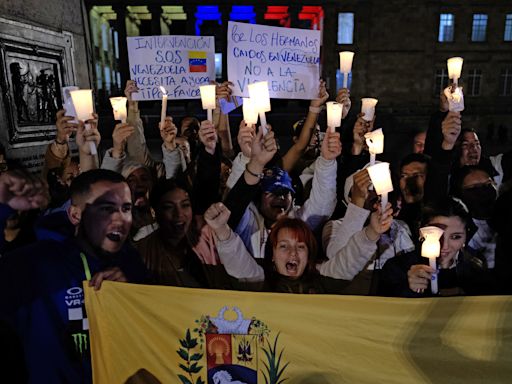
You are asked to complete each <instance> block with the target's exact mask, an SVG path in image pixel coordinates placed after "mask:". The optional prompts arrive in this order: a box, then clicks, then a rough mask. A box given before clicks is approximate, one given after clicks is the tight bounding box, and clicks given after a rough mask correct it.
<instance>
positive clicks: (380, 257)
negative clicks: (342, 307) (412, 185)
mask: <svg viewBox="0 0 512 384" xmlns="http://www.w3.org/2000/svg"><path fill="white" fill-rule="evenodd" d="M371 184H372V182H371V179H370V176H369V173H368V171H367V169H362V170H360V171H358V172H356V173H355V174H354V175H351V176H350V177H349V178H347V183H346V187H347V190H346V193H345V199H346V201H347V202H348V206H347V210H346V212H345V216H344V217H343V218H342V219H338V220H331V221H329V222H327V224H326V225H325V226H324V228H323V232H322V245H323V247H324V250H325V253H326V256H327V257H328V258H329V260H333V259H336V258H338V259H339V266H338V267H337V268H336V269H335V270H334V272H335V273H337V275H333V276H332V277H338V278H344V279H346V280H351V281H352V282H351V283H350V284H349V285H348V286H347V287H346V289H345V290H344V291H343V293H345V294H351V295H374V294H376V293H377V288H378V281H379V278H380V274H381V269H382V267H383V266H384V264H385V263H386V261H387V260H389V259H391V258H393V257H395V256H397V255H399V254H402V253H407V252H411V251H412V250H414V243H413V241H412V240H411V237H410V231H409V228H408V227H407V225H406V224H405V223H404V222H403V221H401V220H393V209H392V208H391V204H390V203H388V205H387V208H386V211H385V212H384V215H382V214H381V211H382V208H381V207H380V204H379V203H378V197H377V195H376V193H375V190H373V189H372V190H370V189H369V187H370V185H371ZM393 200H394V197H393V196H392V197H391V201H393ZM351 244H353V245H355V247H354V246H353V245H351Z"/></svg>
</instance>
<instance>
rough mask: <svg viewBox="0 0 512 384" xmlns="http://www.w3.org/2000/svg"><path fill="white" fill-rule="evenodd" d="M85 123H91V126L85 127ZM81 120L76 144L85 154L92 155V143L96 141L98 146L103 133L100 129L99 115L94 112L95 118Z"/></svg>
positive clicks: (95, 143)
mask: <svg viewBox="0 0 512 384" xmlns="http://www.w3.org/2000/svg"><path fill="white" fill-rule="evenodd" d="M85 124H88V125H89V128H88V129H86V128H85ZM85 124H84V123H83V122H82V121H79V123H78V130H77V132H76V145H77V146H78V148H79V150H80V152H81V153H83V154H85V155H92V153H91V144H90V143H94V145H95V146H96V148H97V147H98V145H100V141H101V135H100V132H99V131H98V115H97V114H95V113H94V114H93V118H92V119H89V120H87V121H86V122H85Z"/></svg>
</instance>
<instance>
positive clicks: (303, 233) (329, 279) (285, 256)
mask: <svg viewBox="0 0 512 384" xmlns="http://www.w3.org/2000/svg"><path fill="white" fill-rule="evenodd" d="M229 215H230V211H229V210H228V209H227V208H226V207H225V206H224V205H223V204H222V203H215V204H212V205H211V206H210V208H208V210H207V211H206V212H205V215H204V217H205V220H206V222H207V223H208V225H209V226H210V227H211V228H212V229H213V230H214V233H215V238H216V246H217V251H218V253H219V257H220V260H221V262H222V263H223V265H224V268H225V269H226V271H227V272H228V274H229V275H231V276H233V277H235V278H236V279H238V280H239V281H240V282H245V283H259V285H257V286H256V287H254V288H256V289H258V290H262V289H263V290H267V291H273V292H288V293H341V292H342V291H343V289H344V287H345V286H346V285H347V284H348V282H347V281H346V280H344V279H342V278H339V277H337V276H339V275H340V273H339V272H337V271H336V269H337V268H340V266H341V265H342V264H343V261H342V258H343V253H344V252H347V253H350V252H360V251H361V250H360V249H359V248H358V247H359V246H360V240H361V239H360V238H359V237H358V236H354V237H353V239H351V240H349V242H348V243H347V245H346V246H345V247H344V249H343V251H341V252H340V253H339V256H336V257H334V258H332V259H330V260H328V261H326V262H324V263H322V264H317V260H316V254H317V243H316V240H315V237H314V235H313V233H312V231H311V229H310V228H309V226H308V225H307V224H306V223H305V222H304V221H302V220H300V219H297V218H290V217H283V218H281V219H279V220H278V221H277V222H276V223H275V224H274V225H273V226H272V229H271V231H270V234H269V237H268V241H267V244H266V248H265V257H264V259H263V261H262V262H261V265H260V263H258V262H257V261H256V260H255V259H254V258H253V257H252V256H251V254H250V253H249V252H248V251H247V249H246V248H245V245H244V243H243V241H242V240H241V238H240V237H239V236H238V234H236V233H235V232H233V231H232V230H231V228H230V227H229V226H228V224H227V223H228V219H229ZM391 222H392V217H391V208H390V206H388V210H386V213H385V214H384V215H381V214H380V209H379V210H378V211H377V212H375V213H374V214H372V217H371V220H370V225H369V226H368V227H366V228H365V229H364V231H363V232H362V233H361V234H360V236H361V237H364V239H365V240H364V241H370V242H372V241H373V242H375V241H376V240H377V239H378V238H379V237H380V234H381V233H383V232H385V231H386V230H387V229H388V228H389V226H390V225H391ZM333 277H334V278H333Z"/></svg>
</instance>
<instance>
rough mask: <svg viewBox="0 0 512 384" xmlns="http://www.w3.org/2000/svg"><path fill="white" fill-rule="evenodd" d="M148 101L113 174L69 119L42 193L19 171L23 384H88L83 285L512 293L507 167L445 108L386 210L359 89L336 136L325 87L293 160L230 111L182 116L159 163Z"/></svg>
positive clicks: (346, 95)
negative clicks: (434, 251) (428, 229)
mask: <svg viewBox="0 0 512 384" xmlns="http://www.w3.org/2000/svg"><path fill="white" fill-rule="evenodd" d="M137 90H138V89H137V86H136V84H135V83H134V82H133V81H128V83H127V85H126V89H125V95H126V97H127V99H128V116H127V121H126V123H121V124H117V125H116V126H115V127H114V130H113V134H112V143H113V145H112V148H109V149H106V150H105V151H103V153H104V155H103V156H102V158H101V159H99V158H98V155H93V154H92V153H91V145H90V143H91V142H92V143H94V145H95V146H96V147H98V146H100V142H101V135H100V131H102V130H103V129H102V127H101V123H99V122H98V119H97V116H92V118H91V120H89V121H87V122H83V121H79V122H78V123H75V122H74V118H73V117H72V116H66V115H65V111H64V110H61V111H59V112H58V113H57V115H56V138H55V140H54V141H53V142H52V143H51V144H50V145H49V146H48V148H47V152H46V157H45V165H44V169H43V171H42V175H41V176H40V177H38V176H35V175H33V174H30V173H29V172H27V171H26V170H24V169H23V168H22V167H21V166H19V165H17V164H15V163H13V162H10V161H9V159H8V156H6V158H7V159H6V162H4V163H5V165H4V166H3V167H2V170H1V173H0V233H1V234H2V236H0V254H1V257H0V321H1V323H0V324H1V327H0V328H1V332H2V335H3V337H2V340H4V341H5V342H4V344H3V345H4V351H8V354H7V355H5V356H7V357H6V359H7V360H6V361H5V367H6V369H5V370H4V375H5V377H11V378H12V381H9V382H31V383H43V382H45V383H60V382H66V383H67V382H70V383H81V382H91V380H92V379H91V367H90V354H89V350H88V347H87V345H88V343H89V340H88V322H87V314H86V313H85V308H84V305H83V298H84V293H83V289H82V281H84V280H88V281H89V284H90V285H91V286H93V287H94V288H95V289H100V288H101V284H102V281H104V280H109V281H118V282H128V283H144V284H158V285H170V286H180V287H191V288H214V289H235V290H253V291H254V290H256V291H271V292H283V293H299V294H311V293H315V294H321V293H330V294H346V295H374V296H398V297H428V296H453V295H484V294H485V295H487V294H510V293H511V291H512V283H511V282H512V279H511V276H510V275H511V271H512V269H511V268H509V264H510V262H509V257H507V256H506V255H507V254H508V253H509V249H508V248H509V247H510V245H509V243H508V242H507V240H506V239H507V236H508V234H512V224H511V223H512V222H511V221H509V220H508V218H509V217H510V216H509V215H508V213H509V212H510V211H511V210H512V200H511V201H510V202H509V199H512V195H511V194H512V191H511V188H510V184H511V180H510V179H511V173H510V172H511V169H512V162H511V161H510V154H509V153H505V154H500V155H498V156H494V157H490V158H488V157H485V156H484V155H483V154H482V149H481V146H480V142H479V139H478V135H477V133H476V132H474V131H472V130H469V129H465V128H464V127H463V119H462V116H461V113H460V112H449V111H448V108H447V105H446V100H443V99H441V104H440V108H439V110H438V111H436V112H435V113H434V114H433V115H432V119H431V122H430V125H429V127H428V131H426V132H419V133H418V134H417V135H416V136H415V137H414V143H413V145H412V146H411V149H410V153H409V154H407V155H406V156H405V157H403V158H402V159H401V161H400V163H399V164H396V167H392V169H393V170H394V169H396V170H398V172H394V173H396V174H393V181H394V191H393V192H392V193H391V194H390V196H389V203H387V205H385V206H383V207H381V204H380V201H379V196H378V195H377V194H376V193H375V188H373V186H372V181H371V178H370V176H369V173H368V171H367V166H368V162H369V160H370V155H369V153H368V147H367V146H366V143H365V140H364V135H365V133H367V132H369V131H372V130H373V129H374V128H377V127H376V123H375V117H374V119H373V120H372V121H366V120H365V119H364V114H362V113H358V111H354V109H355V108H354V107H353V105H352V103H354V105H355V104H357V103H355V102H354V100H351V99H350V92H349V91H348V90H347V89H341V90H340V91H339V92H338V94H337V95H335V97H334V96H333V97H331V99H335V100H336V101H337V102H338V103H340V104H342V106H343V116H345V119H344V120H343V123H342V126H341V127H340V128H338V130H337V132H331V131H328V130H326V127H321V126H319V124H318V120H319V119H318V117H319V115H320V114H322V113H324V112H322V111H323V109H324V108H323V107H324V104H325V103H326V102H327V101H328V100H329V99H330V95H329V94H328V92H327V90H326V86H325V83H324V82H323V81H320V83H319V89H318V97H317V98H316V99H314V100H311V103H310V107H309V109H308V111H307V115H306V117H305V118H303V119H302V120H300V121H298V122H297V123H296V124H294V126H293V129H292V128H290V134H291V135H292V137H293V144H292V145H291V147H290V148H288V149H287V150H286V151H283V150H282V149H280V146H279V143H278V140H277V138H276V136H275V135H274V131H273V130H272V127H271V124H270V125H269V130H268V132H267V133H266V134H264V131H263V130H262V129H261V127H258V126H255V125H246V124H245V122H244V121H243V120H242V121H241V122H240V126H239V129H238V134H237V140H236V142H235V140H231V136H230V132H231V129H230V127H229V119H228V118H227V116H226V115H224V114H223V113H222V111H221V109H220V108H217V110H216V111H215V113H214V115H213V116H214V117H213V121H206V120H205V121H199V120H198V119H197V118H196V117H194V116H188V117H185V118H183V119H182V120H181V122H180V123H181V124H180V126H178V125H177V122H176V121H175V120H174V119H173V117H171V116H167V118H166V119H165V120H164V123H163V125H161V126H160V125H159V126H158V128H159V131H160V136H161V139H162V145H161V152H162V153H161V156H158V158H161V160H160V161H157V160H156V159H155V158H154V157H153V156H152V154H151V153H150V151H149V149H148V146H147V144H146V138H145V135H144V130H145V128H151V129H152V128H156V127H144V126H143V120H142V119H141V116H140V111H139V108H138V103H137V101H134V100H133V98H132V96H133V94H134V93H135V92H137ZM230 97H231V88H230V84H229V83H228V82H225V83H222V84H218V85H217V100H218V101H219V100H220V99H222V98H228V99H229V98H230ZM218 105H219V103H218ZM377 115H378V111H377ZM269 117H270V119H269V120H270V123H272V121H271V116H269ZM85 123H87V125H88V127H89V128H88V129H86V128H85ZM280 128H282V127H280ZM284 128H286V127H284ZM383 129H384V133H386V127H383ZM340 132H343V140H342V139H341V136H340ZM70 140H73V141H74V142H75V143H76V146H77V147H78V157H77V158H74V157H72V156H71V148H70ZM342 141H343V145H342ZM233 142H235V144H233ZM100 148H101V147H100ZM235 148H236V149H238V150H239V152H238V153H236V151H235ZM100 152H101V151H100ZM385 159H386V152H384V153H383V154H382V155H380V156H379V157H378V158H377V160H385ZM4 163H2V164H4ZM427 225H428V226H436V227H439V228H441V229H442V230H443V236H442V237H441V240H440V246H441V247H440V254H439V257H438V259H437V269H434V268H432V267H431V266H429V261H428V259H426V258H424V257H421V241H422V239H421V238H420V228H421V227H424V226H427ZM434 276H435V278H436V279H437V281H438V286H439V290H438V292H436V293H433V292H432V290H431V280H432V278H433V277H434ZM77 340H81V341H84V343H85V344H84V345H85V347H84V345H82V344H80V346H78V344H77Z"/></svg>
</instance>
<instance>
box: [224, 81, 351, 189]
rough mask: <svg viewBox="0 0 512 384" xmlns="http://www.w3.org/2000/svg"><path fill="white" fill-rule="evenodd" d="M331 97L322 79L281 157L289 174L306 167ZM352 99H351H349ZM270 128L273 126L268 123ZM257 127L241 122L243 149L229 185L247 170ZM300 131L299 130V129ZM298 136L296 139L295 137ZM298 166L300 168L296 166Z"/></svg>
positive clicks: (240, 139) (239, 141)
mask: <svg viewBox="0 0 512 384" xmlns="http://www.w3.org/2000/svg"><path fill="white" fill-rule="evenodd" d="M328 99H329V94H328V93H327V90H326V85H325V81H323V80H320V83H319V88H318V97H317V98H316V99H313V100H311V102H310V106H309V111H308V114H307V116H306V119H305V120H304V122H303V124H301V123H299V125H301V126H302V128H301V129H300V133H298V134H297V133H292V137H294V139H293V141H294V144H293V145H292V146H291V147H290V149H289V150H288V151H287V152H286V153H285V154H284V155H283V156H282V157H281V167H282V168H283V169H284V170H285V171H286V172H287V173H289V174H297V173H298V172H299V170H300V171H302V170H301V169H300V168H302V169H303V168H304V164H302V162H301V160H302V159H303V158H304V154H305V153H306V151H307V149H308V144H310V143H311V141H312V140H314V135H313V134H314V132H315V129H316V123H317V120H318V116H319V114H320V112H321V111H322V109H323V106H324V104H325V102H326V101H327V100H328ZM349 101H350V100H349ZM267 125H268V127H269V129H271V128H272V127H271V126H270V124H267ZM254 132H255V127H252V126H247V125H245V123H244V121H242V122H241V123H240V129H239V133H238V137H237V139H238V144H239V146H240V148H241V149H242V150H241V152H240V153H238V155H237V156H236V157H235V159H234V160H233V168H232V172H231V175H230V177H229V179H228V182H227V186H228V187H229V188H233V186H234V185H235V184H236V182H237V180H238V179H239V178H240V176H241V175H242V174H243V173H244V171H245V166H246V164H247V163H248V162H249V159H250V156H251V155H250V144H248V143H250V142H251V139H252V137H254ZM297 132H299V131H297ZM295 137H296V139H295ZM297 166H298V169H296V167H297ZM298 174H300V173H298Z"/></svg>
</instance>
